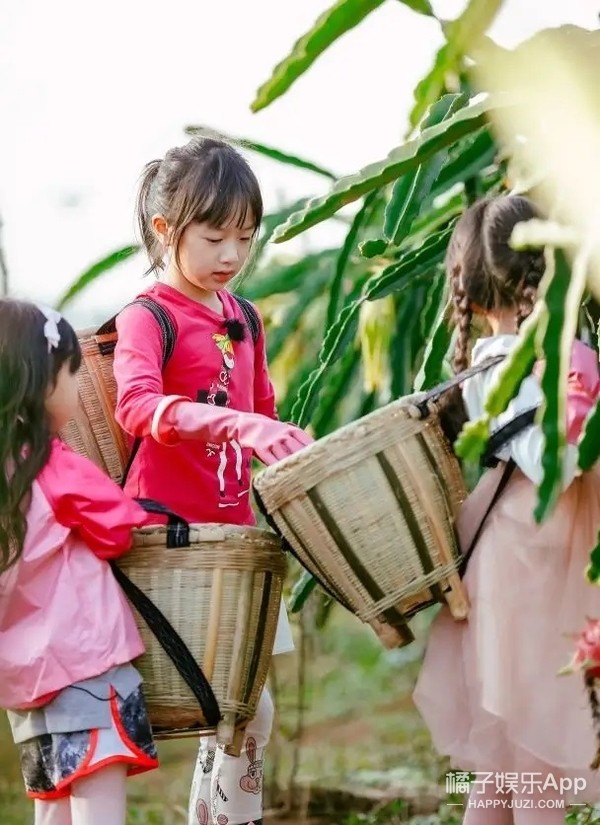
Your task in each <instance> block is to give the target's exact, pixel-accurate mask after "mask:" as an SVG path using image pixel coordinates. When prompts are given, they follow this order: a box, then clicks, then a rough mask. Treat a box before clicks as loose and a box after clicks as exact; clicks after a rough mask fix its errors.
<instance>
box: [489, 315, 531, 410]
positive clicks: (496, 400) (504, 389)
mask: <svg viewBox="0 0 600 825" xmlns="http://www.w3.org/2000/svg"><path fill="white" fill-rule="evenodd" d="M544 313H545V307H544V305H543V304H541V303H538V304H537V305H536V307H535V309H534V311H533V312H532V313H531V315H530V316H529V318H526V320H525V321H524V322H523V324H522V325H521V329H520V330H519V340H518V342H517V344H516V346H515V347H514V348H513V349H512V350H511V351H510V353H509V354H508V356H507V358H506V361H504V363H503V364H502V366H501V368H500V369H499V370H498V379H497V380H496V381H495V382H494V384H493V386H492V387H491V388H490V391H489V392H488V394H487V397H486V399H485V404H484V409H485V411H486V413H487V414H488V415H489V416H490V417H491V418H496V417H497V416H499V415H500V414H501V413H503V412H504V411H505V410H506V408H507V407H508V405H509V404H510V402H511V401H512V399H513V398H514V397H515V396H516V395H517V393H518V392H519V388H520V386H521V384H522V383H523V379H524V378H526V377H527V376H528V375H530V374H531V370H532V369H533V365H534V363H535V359H536V336H537V334H538V329H539V325H540V322H541V319H542V317H543V316H544Z"/></svg>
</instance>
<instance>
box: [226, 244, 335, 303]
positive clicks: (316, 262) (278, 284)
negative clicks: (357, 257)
mask: <svg viewBox="0 0 600 825" xmlns="http://www.w3.org/2000/svg"><path fill="white" fill-rule="evenodd" d="M338 254H339V253H338V250H337V249H324V250H322V251H320V252H314V253H312V254H310V255H305V256H304V257H303V258H299V259H298V260H297V261H294V262H293V263H291V264H288V265H279V266H276V267H275V268H274V269H273V270H272V271H270V270H267V271H266V272H265V273H264V274H263V273H261V277H258V273H257V276H256V277H254V278H252V279H248V280H247V281H242V283H241V284H240V288H239V289H237V288H236V292H240V294H242V295H243V296H244V297H245V298H248V300H249V301H259V300H261V298H268V297H269V296H270V295H281V294H285V293H287V292H294V291H295V290H297V289H301V288H302V286H303V285H304V283H305V282H306V280H307V279H310V278H311V277H313V276H315V275H316V276H317V277H319V273H321V272H322V271H326V272H327V273H328V277H331V272H332V270H333V265H334V262H335V260H336V257H337V255H338Z"/></svg>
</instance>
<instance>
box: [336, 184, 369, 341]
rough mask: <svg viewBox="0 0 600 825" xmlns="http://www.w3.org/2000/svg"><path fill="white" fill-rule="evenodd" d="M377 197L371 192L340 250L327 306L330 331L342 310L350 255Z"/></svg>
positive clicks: (355, 217)
mask: <svg viewBox="0 0 600 825" xmlns="http://www.w3.org/2000/svg"><path fill="white" fill-rule="evenodd" d="M376 197H377V192H376V191H375V192H371V193H369V194H368V195H367V197H366V198H365V200H364V203H363V205H362V207H361V208H360V209H359V210H358V212H357V213H356V215H355V216H354V220H353V221H352V224H351V226H350V229H349V231H348V234H347V235H346V237H345V239H344V243H343V246H342V248H341V250H340V254H339V256H338V259H337V262H336V267H335V275H334V277H333V281H332V282H331V290H330V293H329V304H328V306H327V315H326V329H329V328H330V327H331V325H332V324H333V322H334V321H335V319H336V318H337V315H338V312H339V308H340V298H341V296H342V287H343V281H344V273H345V272H346V267H347V265H348V261H349V259H350V255H351V254H352V250H353V249H354V248H355V247H356V241H357V239H358V236H359V233H360V230H361V229H362V227H363V225H364V224H365V223H367V222H368V220H369V218H370V216H371V214H372V211H373V203H374V201H375V199H376Z"/></svg>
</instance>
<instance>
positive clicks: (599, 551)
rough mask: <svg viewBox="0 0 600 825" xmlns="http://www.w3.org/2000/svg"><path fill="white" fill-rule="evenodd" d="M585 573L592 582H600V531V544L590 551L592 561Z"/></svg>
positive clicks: (599, 534) (599, 541)
mask: <svg viewBox="0 0 600 825" xmlns="http://www.w3.org/2000/svg"><path fill="white" fill-rule="evenodd" d="M585 575H586V578H587V580H588V581H589V582H590V584H600V533H598V544H597V545H596V546H595V547H594V549H593V550H592V552H591V553H590V563H589V565H588V567H587V569H586V571H585Z"/></svg>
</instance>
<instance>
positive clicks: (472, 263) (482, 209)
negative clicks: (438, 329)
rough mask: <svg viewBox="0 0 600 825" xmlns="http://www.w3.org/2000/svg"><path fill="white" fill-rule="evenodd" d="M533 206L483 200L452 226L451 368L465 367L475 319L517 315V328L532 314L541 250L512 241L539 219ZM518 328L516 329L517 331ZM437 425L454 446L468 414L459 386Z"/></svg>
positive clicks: (513, 198)
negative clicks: (524, 224)
mask: <svg viewBox="0 0 600 825" xmlns="http://www.w3.org/2000/svg"><path fill="white" fill-rule="evenodd" d="M537 216H538V215H537V211H536V209H535V207H534V206H533V204H532V203H531V202H530V201H529V200H527V198H523V197H521V196H519V195H507V196H503V197H497V198H486V199H484V200H480V201H478V202H477V203H475V204H473V205H472V206H470V207H469V208H468V209H467V210H466V211H465V213H464V214H463V215H462V217H461V218H460V220H459V221H458V223H457V224H456V226H455V228H454V232H453V233H452V237H451V239H450V243H449V244H448V251H447V254H446V271H447V273H448V279H449V281H450V288H451V291H452V301H453V306H454V323H455V324H456V327H457V337H456V344H455V350H454V359H453V366H454V371H455V372H456V373H458V372H461V371H462V370H464V369H466V368H467V367H468V366H469V362H470V337H471V324H472V322H473V315H474V314H475V313H476V312H480V313H483V314H485V313H488V312H493V311H495V310H502V309H513V310H515V311H516V320H517V325H519V324H520V323H521V322H522V321H523V320H524V319H525V318H526V317H527V316H528V315H530V314H531V311H532V309H533V306H534V304H535V300H536V293H537V287H538V285H539V282H540V280H541V277H542V275H543V272H544V264H545V261H544V256H543V254H542V253H541V252H531V251H519V250H514V249H513V248H512V247H511V245H510V237H511V235H512V231H513V229H514V227H515V225H516V224H517V223H520V222H521V221H528V220H530V219H531V218H534V217H537ZM516 331H517V330H516V329H515V332H516ZM439 411H440V421H441V424H442V428H443V430H444V432H445V433H446V435H447V436H448V438H449V439H450V440H451V441H452V442H454V441H455V440H456V437H457V436H458V434H459V433H460V430H461V429H462V426H463V425H464V423H465V422H466V421H467V414H466V410H465V407H464V403H463V400H462V392H461V390H460V389H459V388H457V389H456V390H453V391H450V392H448V393H447V394H446V395H445V397H444V398H443V400H442V402H440V404H439Z"/></svg>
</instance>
